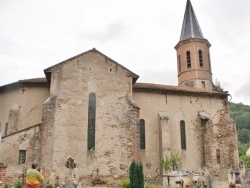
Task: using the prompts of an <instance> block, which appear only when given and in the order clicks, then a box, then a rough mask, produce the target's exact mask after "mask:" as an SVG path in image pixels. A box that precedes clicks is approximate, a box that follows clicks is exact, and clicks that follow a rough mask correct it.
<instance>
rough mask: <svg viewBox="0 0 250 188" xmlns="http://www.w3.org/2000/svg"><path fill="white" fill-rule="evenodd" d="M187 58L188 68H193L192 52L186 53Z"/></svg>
mask: <svg viewBox="0 0 250 188" xmlns="http://www.w3.org/2000/svg"><path fill="white" fill-rule="evenodd" d="M186 56H187V68H191V56H190V51H187V52H186Z"/></svg>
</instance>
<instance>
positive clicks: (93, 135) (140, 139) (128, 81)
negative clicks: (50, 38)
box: [0, 0, 239, 187]
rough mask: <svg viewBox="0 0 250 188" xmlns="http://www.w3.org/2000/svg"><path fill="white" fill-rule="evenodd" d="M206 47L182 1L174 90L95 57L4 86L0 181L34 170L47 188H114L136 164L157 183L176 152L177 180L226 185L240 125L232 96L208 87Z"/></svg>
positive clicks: (87, 54) (234, 159) (209, 74)
mask: <svg viewBox="0 0 250 188" xmlns="http://www.w3.org/2000/svg"><path fill="white" fill-rule="evenodd" d="M210 46H211V44H210V43H209V41H208V40H207V39H206V38H204V36H203V34H202V31H201V28H200V26H199V23H198V20H197V18H196V15H195V12H194V10H193V7H192V4H191V2H190V0H187V4H186V10H185V14H184V20H183V25H182V30H181V34H180V39H179V41H177V45H176V46H175V47H174V48H175V50H176V54H177V55H176V60H177V61H176V62H177V63H176V64H177V71H176V73H177V76H178V86H172V85H162V84H157V83H139V82H137V80H138V78H139V75H137V74H136V73H134V72H132V71H131V70H129V69H127V68H126V67H124V66H123V65H121V64H119V63H118V62H116V61H115V60H113V59H111V58H110V57H108V56H106V55H105V54H103V53H102V52H100V51H98V50H97V49H95V48H93V49H91V50H89V51H86V52H83V53H81V54H79V55H76V56H74V57H70V58H69V59H67V60H65V61H63V62H60V63H57V64H55V65H52V66H51V67H48V68H45V69H44V74H45V76H44V78H31V79H26V80H19V81H17V82H14V83H10V84H7V85H2V86H0V106H1V108H0V132H1V143H0V164H1V165H0V169H1V168H2V169H3V168H4V169H5V173H3V174H2V175H1V176H2V180H1V179H0V181H2V182H3V181H4V182H5V183H6V184H9V183H10V182H13V181H14V180H17V179H18V178H20V177H22V176H24V172H25V170H26V169H27V168H29V167H30V166H31V164H32V163H33V162H36V163H38V164H39V166H40V167H41V168H42V170H43V174H44V176H45V181H46V182H47V183H50V184H51V183H52V179H53V178H51V177H55V179H54V180H53V183H54V184H57V185H62V183H63V182H64V183H67V181H68V180H69V178H73V179H74V180H75V181H77V182H80V183H82V185H92V181H93V178H94V176H99V177H100V178H101V180H102V181H103V182H105V184H106V185H107V186H108V187H109V186H111V187H112V186H115V185H120V184H121V182H122V179H123V178H124V177H127V176H128V173H129V165H130V164H131V162H132V161H133V160H136V161H141V162H142V164H143V169H144V175H145V176H146V175H148V178H151V179H152V180H155V178H156V177H157V176H159V175H162V174H163V173H164V170H163V168H162V165H161V161H162V160H163V159H164V158H165V156H167V155H169V154H170V153H172V152H176V153H178V155H179V157H180V159H181V166H180V167H179V170H183V171H198V170H199V169H201V168H203V167H206V168H207V169H208V171H209V173H210V174H211V176H212V177H213V178H219V179H222V180H227V172H228V170H229V169H230V168H233V169H237V168H238V166H239V159H238V147H237V134H236V124H235V122H234V121H233V120H232V119H231V118H230V116H229V106H228V96H229V93H228V92H225V91H223V90H221V89H218V88H217V87H216V86H214V84H213V81H212V68H211V64H212V62H210V51H209V49H210ZM72 164H73V165H72ZM70 170H72V172H69V171H70ZM70 173H73V176H71V175H70ZM3 176H4V177H3ZM60 187H61V186H60Z"/></svg>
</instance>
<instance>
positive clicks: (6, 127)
mask: <svg viewBox="0 0 250 188" xmlns="http://www.w3.org/2000/svg"><path fill="white" fill-rule="evenodd" d="M7 133H8V123H5V131H4V135H7Z"/></svg>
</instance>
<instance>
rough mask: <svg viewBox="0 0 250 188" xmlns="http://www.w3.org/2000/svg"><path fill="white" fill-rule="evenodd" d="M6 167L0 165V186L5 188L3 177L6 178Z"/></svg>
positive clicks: (5, 165)
mask: <svg viewBox="0 0 250 188" xmlns="http://www.w3.org/2000/svg"><path fill="white" fill-rule="evenodd" d="M7 167H8V165H7V164H4V163H0V183H1V184H0V186H1V187H5V176H6V169H7Z"/></svg>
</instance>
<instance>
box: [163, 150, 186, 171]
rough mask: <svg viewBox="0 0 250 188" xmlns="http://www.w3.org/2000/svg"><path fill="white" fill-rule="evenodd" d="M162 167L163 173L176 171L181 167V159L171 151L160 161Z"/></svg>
mask: <svg viewBox="0 0 250 188" xmlns="http://www.w3.org/2000/svg"><path fill="white" fill-rule="evenodd" d="M161 164H162V167H163V168H164V170H165V171H169V170H176V169H177V168H179V167H180V165H181V158H180V156H179V153H178V152H175V151H172V152H171V153H170V154H168V155H166V156H165V158H163V159H162V162H161Z"/></svg>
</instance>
